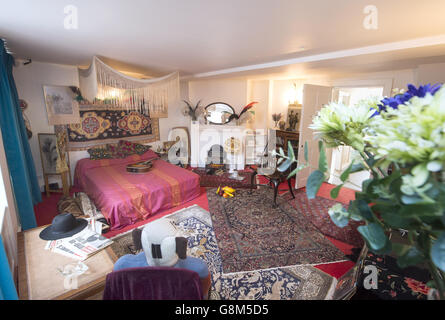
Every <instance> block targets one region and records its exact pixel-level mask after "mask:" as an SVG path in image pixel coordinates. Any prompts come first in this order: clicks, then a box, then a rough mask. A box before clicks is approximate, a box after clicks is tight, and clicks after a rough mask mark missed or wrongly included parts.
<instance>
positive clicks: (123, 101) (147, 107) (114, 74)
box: [79, 57, 179, 118]
mask: <svg viewBox="0 0 445 320" xmlns="http://www.w3.org/2000/svg"><path fill="white" fill-rule="evenodd" d="M79 86H80V91H81V93H82V95H83V97H84V98H85V99H87V100H89V101H92V102H94V101H97V100H99V101H102V102H104V103H106V104H112V105H116V106H120V107H122V108H123V109H126V110H127V111H138V112H141V113H144V114H146V115H148V114H149V115H150V117H152V118H166V117H167V116H168V103H169V101H170V102H171V101H174V100H176V99H179V74H178V72H173V73H171V74H168V75H166V76H164V77H160V78H152V79H138V78H133V77H130V76H127V75H125V74H123V73H121V72H119V71H117V70H114V69H113V68H111V67H110V66H109V65H107V64H105V63H104V62H103V61H101V60H100V59H99V58H98V57H94V58H93V62H92V63H91V65H90V67H89V68H88V69H79Z"/></svg>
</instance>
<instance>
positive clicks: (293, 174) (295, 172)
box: [287, 164, 307, 179]
mask: <svg viewBox="0 0 445 320" xmlns="http://www.w3.org/2000/svg"><path fill="white" fill-rule="evenodd" d="M306 167H307V165H306V164H304V165H301V166H298V167H296V168H295V169H294V170H293V171H292V172H291V173H289V175H288V176H287V179H289V178H292V177H293V176H295V175H296V174H297V173H298V172H299V171H301V170H303V169H304V168H306Z"/></svg>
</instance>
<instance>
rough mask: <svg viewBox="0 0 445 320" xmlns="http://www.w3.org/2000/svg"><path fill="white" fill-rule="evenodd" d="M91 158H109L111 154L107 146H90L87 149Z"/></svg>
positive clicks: (111, 156)
mask: <svg viewBox="0 0 445 320" xmlns="http://www.w3.org/2000/svg"><path fill="white" fill-rule="evenodd" d="M87 151H88V153H89V154H90V159H91V160H100V159H111V158H113V154H112V153H111V152H110V150H108V148H91V149H88V150H87Z"/></svg>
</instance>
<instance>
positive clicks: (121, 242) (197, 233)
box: [112, 205, 336, 300]
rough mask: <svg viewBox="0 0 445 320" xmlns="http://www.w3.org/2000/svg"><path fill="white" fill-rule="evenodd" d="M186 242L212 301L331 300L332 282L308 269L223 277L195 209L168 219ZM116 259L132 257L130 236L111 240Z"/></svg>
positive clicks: (203, 216) (208, 224)
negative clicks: (206, 275)
mask: <svg viewBox="0 0 445 320" xmlns="http://www.w3.org/2000/svg"><path fill="white" fill-rule="evenodd" d="M168 218H169V219H171V220H173V221H174V222H175V224H176V225H177V227H178V229H180V230H181V233H182V235H183V236H184V237H187V239H188V250H187V254H188V255H189V256H193V257H197V258H201V259H203V260H204V261H206V263H207V265H208V267H209V271H210V273H211V276H212V287H211V294H210V299H212V300H220V299H222V300H247V299H249V300H322V299H331V298H332V296H333V289H334V288H335V284H336V280H335V278H333V277H331V276H329V275H327V274H325V273H323V272H322V271H320V270H318V269H316V268H314V267H311V266H287V267H280V268H274V269H269V270H255V271H250V272H240V273H232V274H224V273H223V270H222V260H221V254H220V251H219V249H218V244H217V242H216V237H215V233H214V231H213V227H212V219H211V217H210V214H209V212H207V211H206V210H204V209H202V208H201V207H199V206H198V205H194V206H191V207H189V208H185V209H182V210H179V211H177V212H175V213H173V214H171V215H169V216H168ZM113 241H114V243H113V245H112V248H113V250H114V251H115V253H116V254H117V256H118V257H121V256H122V255H124V254H135V253H137V252H136V251H134V248H133V244H132V237H131V232H130V233H125V234H121V235H118V236H116V237H115V238H113Z"/></svg>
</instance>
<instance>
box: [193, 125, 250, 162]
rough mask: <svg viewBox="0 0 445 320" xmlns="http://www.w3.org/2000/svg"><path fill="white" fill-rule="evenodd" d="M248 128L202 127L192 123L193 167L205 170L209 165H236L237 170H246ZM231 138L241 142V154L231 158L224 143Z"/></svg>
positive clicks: (226, 126) (230, 126)
mask: <svg viewBox="0 0 445 320" xmlns="http://www.w3.org/2000/svg"><path fill="white" fill-rule="evenodd" d="M245 134H246V128H245V127H242V126H232V125H202V124H199V122H198V121H192V123H191V127H190V147H191V160H190V163H191V166H192V167H200V168H205V167H206V166H207V165H208V164H210V163H213V164H225V165H226V166H228V165H231V164H235V165H236V169H237V170H244V163H245V160H244V159H245V156H244V140H245ZM231 137H234V138H237V139H239V141H241V148H242V149H241V152H239V153H238V154H236V155H235V156H229V155H228V154H227V153H226V151H225V150H224V142H225V141H226V140H227V139H230V138H231Z"/></svg>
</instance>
